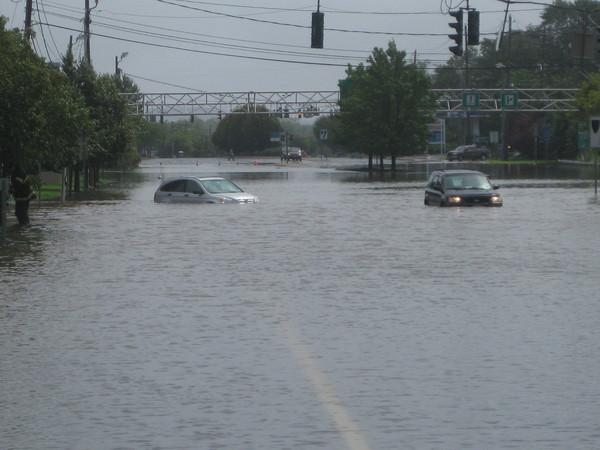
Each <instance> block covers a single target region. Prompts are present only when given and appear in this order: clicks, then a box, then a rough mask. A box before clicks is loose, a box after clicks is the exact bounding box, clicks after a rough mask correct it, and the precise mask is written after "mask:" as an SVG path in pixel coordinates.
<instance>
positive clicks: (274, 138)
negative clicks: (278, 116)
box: [271, 131, 282, 142]
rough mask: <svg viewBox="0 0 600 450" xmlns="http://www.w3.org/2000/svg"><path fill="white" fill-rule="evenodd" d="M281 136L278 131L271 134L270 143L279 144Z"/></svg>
mask: <svg viewBox="0 0 600 450" xmlns="http://www.w3.org/2000/svg"><path fill="white" fill-rule="evenodd" d="M281 136H282V134H281V133H279V132H278V131H275V132H273V133H271V142H280V141H281Z"/></svg>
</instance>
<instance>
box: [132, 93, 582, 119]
mask: <svg viewBox="0 0 600 450" xmlns="http://www.w3.org/2000/svg"><path fill="white" fill-rule="evenodd" d="M433 91H434V93H435V94H436V96H437V108H436V110H437V112H438V113H449V116H450V117H451V116H452V113H460V112H462V111H466V110H467V108H465V107H464V106H463V96H464V94H466V93H471V92H477V93H479V106H477V107H476V108H469V111H471V112H501V111H503V110H505V111H528V112H569V111H577V106H576V104H575V96H576V94H577V92H578V89H468V90H466V89H434V90H433ZM506 93H516V94H517V96H518V103H517V105H516V107H513V108H510V109H509V108H503V106H502V95H503V94H506ZM122 95H124V96H125V97H126V98H127V103H128V107H129V111H130V114H132V115H136V116H146V117H160V116H224V115H229V114H247V113H255V114H271V115H275V116H279V117H288V116H289V117H292V116H293V117H299V116H303V117H311V116H315V115H319V114H330V115H333V114H336V113H338V112H339V101H340V93H339V91H290V92H202V93H161V94H145V93H138V94H122Z"/></svg>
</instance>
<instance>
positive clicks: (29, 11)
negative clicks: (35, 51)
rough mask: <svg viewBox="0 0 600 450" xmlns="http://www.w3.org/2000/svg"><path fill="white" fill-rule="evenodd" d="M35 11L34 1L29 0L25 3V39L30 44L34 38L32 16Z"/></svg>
mask: <svg viewBox="0 0 600 450" xmlns="http://www.w3.org/2000/svg"><path fill="white" fill-rule="evenodd" d="M32 11H33V0H27V1H26V2H25V39H26V40H27V42H30V41H31V39H32V38H33V36H32V35H33V32H32V30H31V14H32Z"/></svg>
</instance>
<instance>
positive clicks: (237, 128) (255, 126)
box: [212, 107, 281, 155]
mask: <svg viewBox="0 0 600 450" xmlns="http://www.w3.org/2000/svg"><path fill="white" fill-rule="evenodd" d="M236 112H237V113H239V114H236ZM257 112H267V110H266V108H264V107H260V108H259V109H258V111H257ZM280 130H281V128H280V126H279V122H278V121H277V119H276V118H274V117H271V116H270V115H269V114H255V113H252V112H248V107H241V108H239V109H237V110H235V111H234V112H233V114H228V115H226V116H225V117H224V118H223V119H222V120H221V121H220V122H219V125H218V127H217V129H216V131H215V133H214V134H213V135H212V141H213V143H214V144H215V145H216V146H217V147H218V148H219V149H221V150H222V151H228V150H229V149H232V150H233V151H234V152H235V154H236V155H255V154H257V153H260V152H261V151H263V150H264V149H266V148H268V147H270V146H271V145H272V144H271V133H274V132H279V131H280Z"/></svg>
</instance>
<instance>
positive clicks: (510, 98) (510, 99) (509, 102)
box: [501, 92, 519, 109]
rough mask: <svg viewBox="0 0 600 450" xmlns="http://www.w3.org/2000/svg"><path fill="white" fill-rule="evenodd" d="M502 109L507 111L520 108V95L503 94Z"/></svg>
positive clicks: (514, 93)
mask: <svg viewBox="0 0 600 450" xmlns="http://www.w3.org/2000/svg"><path fill="white" fill-rule="evenodd" d="M501 101H502V107H503V108H506V109H510V108H516V107H517V106H519V94H518V93H517V92H505V93H503V94H502V98H501Z"/></svg>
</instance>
